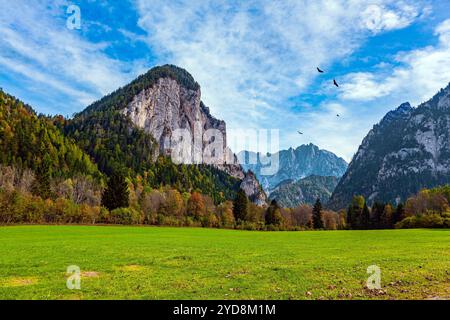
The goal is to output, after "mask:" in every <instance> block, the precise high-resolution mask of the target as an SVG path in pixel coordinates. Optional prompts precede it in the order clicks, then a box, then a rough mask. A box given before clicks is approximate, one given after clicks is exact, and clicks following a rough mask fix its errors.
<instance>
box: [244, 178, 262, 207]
mask: <svg viewBox="0 0 450 320" xmlns="http://www.w3.org/2000/svg"><path fill="white" fill-rule="evenodd" d="M241 189H242V190H244V192H245V194H246V195H247V196H248V198H249V199H250V201H252V202H253V203H255V204H257V205H258V206H263V205H265V204H266V203H267V196H266V194H265V193H264V191H263V190H262V188H261V186H260V184H259V182H258V179H257V178H256V176H255V174H254V173H253V172H252V171H248V172H247V174H246V175H245V177H244V179H243V180H242V183H241Z"/></svg>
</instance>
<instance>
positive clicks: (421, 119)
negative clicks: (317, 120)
mask: <svg viewBox="0 0 450 320" xmlns="http://www.w3.org/2000/svg"><path fill="white" fill-rule="evenodd" d="M447 183H450V85H449V86H448V87H447V88H446V89H442V90H441V91H440V92H439V93H438V94H437V95H435V96H434V97H433V98H432V99H431V100H430V101H428V102H425V103H423V104H421V105H420V106H418V107H417V108H413V107H411V105H410V104H409V103H404V104H402V105H401V106H400V107H398V108H397V109H396V110H394V111H391V112H389V113H388V114H387V115H386V116H385V117H384V118H383V119H382V120H381V122H380V123H379V124H377V125H375V126H374V127H373V129H372V130H371V131H370V132H369V133H368V135H367V136H366V137H365V138H364V140H363V142H362V144H361V146H360V147H359V150H358V152H357V153H356V154H355V156H354V158H353V160H352V162H351V163H350V165H349V168H348V170H347V172H346V173H345V175H344V176H343V178H342V179H341V181H340V182H339V184H338V186H337V187H336V190H335V192H334V194H333V196H332V198H331V200H330V202H329V206H330V207H331V208H333V209H339V208H343V207H346V206H347V205H348V204H349V203H350V201H351V199H352V197H353V196H354V195H363V196H364V197H365V198H366V199H367V200H368V202H369V203H373V202H375V201H383V202H391V203H394V204H396V203H399V202H403V201H405V200H406V199H407V198H408V197H409V196H411V195H413V194H415V193H417V192H418V191H420V190H421V189H422V188H432V187H435V186H438V185H442V184H447Z"/></svg>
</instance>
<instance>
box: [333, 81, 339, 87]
mask: <svg viewBox="0 0 450 320" xmlns="http://www.w3.org/2000/svg"><path fill="white" fill-rule="evenodd" d="M333 83H334V85H335V86H336V87H338V88H339V85H338V83H337V82H336V79H333Z"/></svg>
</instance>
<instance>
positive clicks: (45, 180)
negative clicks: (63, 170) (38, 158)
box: [34, 155, 52, 199]
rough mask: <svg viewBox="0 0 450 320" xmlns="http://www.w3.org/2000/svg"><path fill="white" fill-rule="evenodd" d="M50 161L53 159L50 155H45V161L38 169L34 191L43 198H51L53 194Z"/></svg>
mask: <svg viewBox="0 0 450 320" xmlns="http://www.w3.org/2000/svg"><path fill="white" fill-rule="evenodd" d="M50 162H51V160H50V158H49V156H48V155H46V156H45V157H44V161H43V163H42V164H41V165H40V166H39V168H38V170H37V177H36V181H35V186H34V193H35V194H37V195H38V196H40V197H41V198H42V199H49V198H51V196H52V191H51V187H50V181H51V169H50Z"/></svg>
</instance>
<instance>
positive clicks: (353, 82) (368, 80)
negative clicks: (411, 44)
mask: <svg viewBox="0 0 450 320" xmlns="http://www.w3.org/2000/svg"><path fill="white" fill-rule="evenodd" d="M435 34H436V36H438V37H439V43H438V44H437V45H436V46H428V47H425V48H420V49H417V50H413V51H409V52H402V53H399V54H397V56H396V58H395V61H394V62H395V63H397V64H399V66H397V67H393V68H392V69H390V70H386V68H382V70H381V71H379V72H374V73H368V72H358V73H352V74H348V75H347V76H346V77H345V82H344V84H343V85H342V91H343V93H342V95H341V98H342V99H344V100H358V101H370V100H374V99H377V98H381V97H392V96H397V97H404V99H405V100H406V99H407V100H409V101H411V103H413V104H417V103H420V102H423V101H425V100H427V99H429V98H431V97H432V96H433V95H434V94H435V93H436V92H437V91H438V90H439V89H440V88H442V87H443V86H446V85H447V84H448V83H449V82H450V68H449V66H450V19H449V20H446V21H444V22H442V23H441V24H440V25H438V26H437V27H436V30H435Z"/></svg>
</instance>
